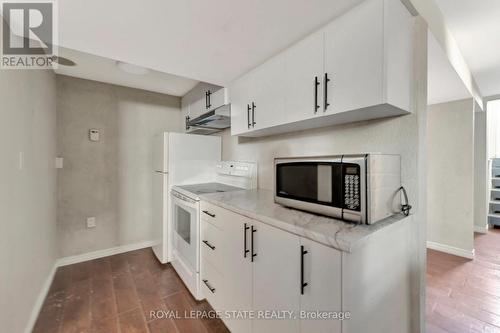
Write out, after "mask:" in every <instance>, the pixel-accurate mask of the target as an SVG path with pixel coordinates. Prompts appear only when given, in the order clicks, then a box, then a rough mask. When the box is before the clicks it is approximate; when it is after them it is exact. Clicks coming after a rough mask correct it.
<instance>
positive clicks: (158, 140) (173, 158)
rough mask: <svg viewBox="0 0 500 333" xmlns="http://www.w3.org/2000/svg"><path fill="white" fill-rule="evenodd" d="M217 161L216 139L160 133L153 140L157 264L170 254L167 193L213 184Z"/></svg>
mask: <svg viewBox="0 0 500 333" xmlns="http://www.w3.org/2000/svg"><path fill="white" fill-rule="evenodd" d="M220 160H221V138H220V137H218V136H207V135H195V134H184V133H169V132H164V133H160V134H158V135H156V136H155V137H154V138H153V214H152V215H153V239H154V245H153V252H154V253H155V255H156V257H157V258H158V260H159V261H160V262H161V263H167V262H169V261H170V260H171V254H172V244H171V243H172V241H171V239H172V230H171V229H172V228H171V221H172V216H171V202H170V189H171V188H172V186H174V185H185V184H196V183H208V182H213V181H214V179H215V173H214V169H215V165H216V163H217V162H219V161H220Z"/></svg>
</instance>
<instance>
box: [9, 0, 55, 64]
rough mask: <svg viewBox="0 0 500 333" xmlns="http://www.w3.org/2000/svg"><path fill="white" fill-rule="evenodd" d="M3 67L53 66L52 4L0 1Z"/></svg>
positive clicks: (53, 23) (53, 22)
mask: <svg viewBox="0 0 500 333" xmlns="http://www.w3.org/2000/svg"><path fill="white" fill-rule="evenodd" d="M1 3H2V7H1V8H2V16H3V25H2V28H3V29H2V54H1V55H2V58H1V63H0V67H2V68H3V69H40V68H52V63H53V59H54V57H55V56H56V54H55V47H54V43H55V40H54V39H55V36H56V34H55V20H54V18H55V16H54V13H55V10H54V7H55V3H54V2H52V1H36V0H34V1H33V0H32V1H30V2H21V1H12V0H2V1H1Z"/></svg>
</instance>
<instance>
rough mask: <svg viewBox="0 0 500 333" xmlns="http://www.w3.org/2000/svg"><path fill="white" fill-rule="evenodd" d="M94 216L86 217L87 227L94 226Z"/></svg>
mask: <svg viewBox="0 0 500 333" xmlns="http://www.w3.org/2000/svg"><path fill="white" fill-rule="evenodd" d="M95 226H96V223H95V217H87V228H95Z"/></svg>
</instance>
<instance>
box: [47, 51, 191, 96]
mask: <svg viewBox="0 0 500 333" xmlns="http://www.w3.org/2000/svg"><path fill="white" fill-rule="evenodd" d="M58 53H59V56H62V57H65V58H68V59H71V60H73V61H74V62H75V63H76V66H74V67H69V66H61V65H59V66H58V68H57V69H55V72H56V73H57V74H62V75H68V76H74V77H79V78H83V79H89V80H94V81H100V82H106V83H111V84H117V85H121V86H125V87H131V88H138V89H143V90H149V91H154V92H158V93H162V94H168V95H173V96H184V95H185V94H186V93H187V92H188V91H189V90H191V89H192V88H193V87H194V86H195V85H196V84H197V83H198V81H195V80H191V79H186V78H184V77H179V76H176V75H172V74H166V73H162V72H158V71H153V70H150V71H149V73H147V74H144V75H136V74H130V73H127V72H124V71H122V70H121V69H120V68H118V66H117V65H116V61H115V60H111V59H108V58H104V57H99V56H95V55H92V54H89V53H85V52H79V51H75V50H71V49H66V48H62V47H60V48H59V50H58Z"/></svg>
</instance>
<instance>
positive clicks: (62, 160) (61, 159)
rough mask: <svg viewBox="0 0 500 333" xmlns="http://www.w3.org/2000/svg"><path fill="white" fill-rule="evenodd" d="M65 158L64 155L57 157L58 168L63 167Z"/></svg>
mask: <svg viewBox="0 0 500 333" xmlns="http://www.w3.org/2000/svg"><path fill="white" fill-rule="evenodd" d="M63 163H64V159H63V158H62V157H56V169H62V168H63Z"/></svg>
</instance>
